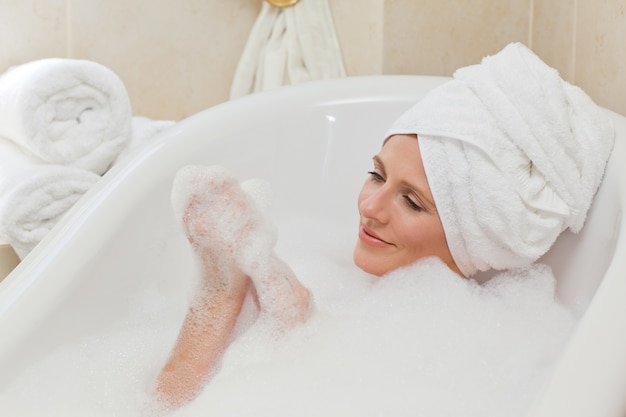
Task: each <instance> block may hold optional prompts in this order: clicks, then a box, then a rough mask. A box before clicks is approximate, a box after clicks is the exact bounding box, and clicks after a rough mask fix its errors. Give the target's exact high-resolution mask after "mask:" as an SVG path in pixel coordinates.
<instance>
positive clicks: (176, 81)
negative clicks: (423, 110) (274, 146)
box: [0, 0, 626, 120]
mask: <svg viewBox="0 0 626 417" xmlns="http://www.w3.org/2000/svg"><path fill="white" fill-rule="evenodd" d="M302 1H307V0H302ZM261 2H262V0H176V1H174V0H131V1H127V0H0V33H1V35H2V36H0V51H2V53H0V70H3V69H5V68H7V67H9V66H11V65H15V64H20V63H23V62H26V61H29V60H34V59H38V58H44V57H50V56H63V57H73V58H85V59H91V60H94V61H97V62H100V63H102V64H105V65H107V66H108V67H110V68H111V69H112V70H114V71H115V72H116V73H118V75H120V77H121V78H122V79H123V80H124V82H125V83H126V86H127V88H128V90H129V94H130V96H131V100H132V103H133V107H134V113H135V114H137V115H144V116H149V117H152V118H161V119H175V120H178V119H181V118H183V117H186V116H188V115H191V114H193V113H195V112H197V111H199V110H202V109H204V108H206V107H209V106H212V105H214V104H217V103H220V102H222V101H225V100H227V99H228V92H229V89H230V83H231V81H232V74H233V71H234V70H235V67H236V65H237V61H238V59H239V56H240V54H241V51H242V49H243V47H244V45H245V42H246V39H247V36H248V32H249V30H250V28H251V26H252V24H253V23H254V20H255V19H256V16H257V15H258V12H259V10H260V7H261ZM329 2H330V5H331V9H332V12H333V15H334V19H335V24H336V27H337V32H338V36H339V40H340V43H341V46H342V49H343V53H344V59H345V65H346V68H347V70H348V73H349V75H367V74H435V75H451V74H452V72H453V71H454V69H456V68H457V67H459V66H463V65H468V64H472V63H475V62H478V61H479V60H480V58H481V57H482V56H484V55H486V54H491V53H494V52H496V51H497V50H499V49H500V48H501V47H503V46H504V45H505V44H507V43H509V42H512V41H521V42H524V43H526V44H527V45H529V46H531V47H532V48H533V49H534V50H535V51H536V52H537V53H538V54H539V55H540V56H541V57H542V58H543V59H545V60H546V61H547V62H548V63H549V64H551V65H553V66H555V67H556V68H557V69H558V70H559V71H560V72H561V74H562V75H563V77H564V78H566V79H568V80H569V81H571V82H573V83H576V84H578V85H580V86H581V87H582V88H583V89H585V90H586V91H587V92H588V93H589V94H590V95H591V96H592V97H593V98H594V99H595V100H596V101H597V102H598V103H600V104H602V105H604V106H606V107H609V108H611V109H613V110H616V111H618V112H620V113H623V114H626V100H622V97H624V96H626V77H624V76H622V77H620V76H619V75H620V73H621V72H623V70H624V69H626V68H625V67H626V54H624V53H623V51H624V50H625V48H624V47H625V46H626V45H625V43H626V21H625V20H624V10H625V8H626V0H329Z"/></svg>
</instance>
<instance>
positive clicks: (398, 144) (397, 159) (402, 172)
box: [377, 135, 432, 198]
mask: <svg viewBox="0 0 626 417" xmlns="http://www.w3.org/2000/svg"><path fill="white" fill-rule="evenodd" d="M377 156H378V158H379V160H380V162H381V163H382V164H383V166H384V168H385V171H386V172H387V174H394V175H395V176H397V177H399V178H398V179H400V180H402V181H405V182H407V183H409V184H412V185H413V186H414V187H415V188H416V189H418V190H420V191H422V192H423V193H424V194H425V195H426V196H429V197H431V196H432V195H431V192H430V187H429V185H428V179H427V178H426V172H425V170H424V165H423V163H422V156H421V153H420V149H419V141H418V139H417V136H416V135H393V136H390V137H389V138H387V140H385V142H384V143H383V146H382V148H381V150H380V152H379V153H378V155H377ZM431 198H432V197H431Z"/></svg>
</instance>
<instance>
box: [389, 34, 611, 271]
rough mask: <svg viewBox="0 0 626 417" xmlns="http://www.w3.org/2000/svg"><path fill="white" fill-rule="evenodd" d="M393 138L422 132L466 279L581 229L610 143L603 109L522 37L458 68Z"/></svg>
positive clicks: (399, 124) (516, 261) (527, 259)
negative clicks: (521, 41) (562, 233)
mask: <svg viewBox="0 0 626 417" xmlns="http://www.w3.org/2000/svg"><path fill="white" fill-rule="evenodd" d="M394 134H417V135H418V141H419V146H420V152H421V155H422V159H423V164H424V169H425V172H426V176H427V178H428V183H429V186H430V188H431V192H432V195H433V198H434V200H435V204H436V206H437V211H438V213H439V216H440V218H441V222H442V225H443V228H444V231H445V234H446V240H447V243H448V246H449V248H450V252H451V253H452V256H453V258H454V260H455V262H456V264H457V266H458V267H459V269H460V270H461V272H462V273H463V274H464V275H465V276H471V275H474V274H475V273H476V272H478V271H486V270H489V269H498V270H502V269H510V268H518V267H524V266H527V265H529V264H530V263H532V262H534V261H536V260H537V259H538V258H539V257H540V256H542V255H543V254H544V253H545V252H547V251H548V249H549V248H550V247H551V246H552V244H553V243H554V241H555V240H556V238H557V237H558V236H559V234H560V233H561V232H562V231H564V230H565V229H567V228H569V229H571V230H572V231H573V232H578V231H580V229H581V228H582V226H583V224H584V222H585V218H586V215H587V211H588V209H589V207H590V205H591V201H592V199H593V196H594V195H595V193H596V191H597V188H598V186H599V184H600V181H601V180H602V177H603V175H604V169H605V166H606V162H607V160H608V158H609V155H610V153H611V149H612V146H613V140H614V131H613V127H612V124H611V122H610V120H609V118H608V115H607V114H606V112H605V111H604V110H603V109H601V108H599V107H598V106H597V105H596V104H595V103H593V101H592V100H591V99H590V98H589V97H588V96H587V95H586V94H585V93H584V92H583V91H582V90H580V89H579V88H577V87H575V86H573V85H570V84H569V83H567V82H565V81H564V80H562V79H561V77H560V76H559V74H558V72H557V71H556V70H554V69H553V68H550V67H549V66H547V65H546V64H545V63H544V62H542V61H541V60H540V59H539V58H538V57H537V56H536V55H535V54H534V53H533V52H532V51H530V50H529V49H528V48H527V47H525V46H524V45H522V44H520V43H514V44H510V45H508V46H507V47H505V48H504V49H503V50H502V51H500V52H499V53H497V54H495V55H493V56H489V57H486V58H484V59H483V61H482V62H481V64H479V65H473V66H469V67H465V68H461V69H459V70H457V71H456V72H455V74H454V78H453V79H452V80H451V81H450V82H447V83H445V84H443V85H442V86H440V87H438V88H436V89H434V90H432V91H431V92H430V93H429V94H427V95H426V96H425V97H424V99H423V100H421V101H420V102H418V103H417V104H416V105H415V106H414V107H413V108H411V109H410V110H409V111H407V112H406V113H405V114H403V115H402V116H401V117H400V118H399V119H398V120H397V121H396V122H395V123H394V124H393V126H392V127H391V129H390V130H389V132H388V136H391V135H394Z"/></svg>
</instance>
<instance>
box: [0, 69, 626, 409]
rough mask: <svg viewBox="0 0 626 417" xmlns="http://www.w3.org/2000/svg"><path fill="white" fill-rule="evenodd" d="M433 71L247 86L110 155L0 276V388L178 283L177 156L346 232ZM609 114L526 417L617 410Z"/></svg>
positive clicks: (619, 154)
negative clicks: (553, 353) (561, 338)
mask: <svg viewBox="0 0 626 417" xmlns="http://www.w3.org/2000/svg"><path fill="white" fill-rule="evenodd" d="M446 80H447V78H440V77H419V76H379V77H363V78H361V77H358V78H347V79H341V80H331V81H324V82H316V83H310V84H306V85H302V86H297V87H290V88H284V89H280V90H276V91H273V92H268V93H262V94H257V95H252V96H249V97H246V98H243V99H240V100H237V101H233V102H229V103H225V104H223V105H219V106H216V107H213V108H211V109H208V110H206V111H204V112H202V113H199V114H197V115H195V116H193V117H191V118H189V119H187V120H184V121H182V122H180V123H178V124H177V125H176V126H174V127H173V128H172V129H170V130H169V131H167V132H165V133H164V134H162V135H161V136H160V137H159V138H158V139H157V140H156V141H155V143H154V144H153V145H152V146H150V147H149V148H147V149H145V150H144V151H143V152H140V153H136V154H134V155H133V156H132V157H130V158H129V159H127V160H126V161H125V162H124V163H121V164H119V165H117V166H116V167H114V168H113V169H112V170H111V171H109V172H108V173H107V174H106V175H105V177H104V178H103V180H102V181H101V182H99V183H98V184H97V185H96V186H95V187H94V189H92V190H90V192H88V193H87V194H86V195H85V196H84V198H83V199H82V200H81V201H80V202H79V203H78V204H77V205H76V206H75V207H74V208H73V209H72V210H71V212H70V213H69V214H68V216H66V217H65V218H64V219H63V220H62V221H61V222H60V223H59V224H58V225H57V226H56V227H55V228H54V230H53V231H52V232H51V233H50V234H49V235H48V236H47V237H46V238H45V239H44V240H43V241H42V242H41V244H40V245H38V247H37V248H36V249H35V250H34V251H33V252H32V253H31V254H30V255H29V256H28V257H26V259H24V260H23V261H22V263H21V264H20V265H19V266H18V267H17V268H16V269H15V270H14V271H13V272H12V273H11V274H10V275H9V276H8V277H7V278H6V279H5V280H4V281H2V282H0V369H1V370H2V371H1V372H0V392H1V391H2V390H3V388H6V387H7V386H9V384H10V383H11V381H12V380H13V379H14V378H15V377H16V376H17V375H19V374H20V372H21V371H22V369H23V368H24V367H25V366H26V365H27V364H28V363H30V362H32V361H33V360H35V359H36V358H39V357H41V356H42V355H44V354H45V353H46V352H49V351H50V350H52V349H55V348H57V347H59V346H62V345H64V344H67V343H70V344H71V343H73V342H74V341H77V340H80V339H81V337H83V336H85V335H88V334H92V333H94V332H98V330H99V329H100V328H104V327H106V326H107V323H109V322H110V321H112V320H115V319H116V318H119V317H122V316H123V315H124V314H125V312H126V311H127V310H128V307H129V305H128V304H129V303H130V299H131V297H130V294H133V293H135V292H137V291H139V290H140V289H142V288H146V287H150V286H156V287H159V288H160V290H161V291H171V292H172V293H180V291H182V290H181V289H180V287H181V286H184V285H182V284H181V281H180V280H181V279H182V278H181V277H184V276H186V275H188V273H189V272H190V257H189V254H188V251H187V249H186V245H185V242H184V237H183V236H182V235H181V233H180V231H179V228H178V225H177V224H176V223H175V221H174V217H173V215H172V212H171V208H170V202H169V195H170V188H171V184H172V178H173V175H174V173H175V172H176V171H177V170H178V169H179V168H180V167H181V166H183V165H186V164H192V163H201V164H221V165H225V166H227V167H228V168H229V169H231V170H232V171H234V172H235V173H236V174H237V175H238V176H239V177H240V178H241V179H245V178H249V177H260V178H264V179H267V180H269V181H270V182H271V183H272V186H273V189H274V197H275V203H274V213H275V215H276V216H280V215H281V213H288V212H289V213H290V212H294V211H305V212H306V211H311V212H314V213H323V214H324V215H326V216H327V217H328V219H329V220H337V221H338V222H341V223H342V224H344V225H345V227H346V230H349V231H350V233H352V230H354V227H355V221H356V203H355V201H356V196H357V193H358V190H359V188H360V186H361V183H362V179H363V176H364V173H365V172H366V171H367V170H368V169H369V168H370V164H371V162H370V160H371V156H372V155H373V154H375V153H376V151H377V150H378V148H379V146H380V142H381V138H382V137H383V135H384V133H385V131H386V129H387V127H388V126H389V124H390V123H391V122H392V121H393V120H394V119H395V118H396V117H397V116H398V115H399V114H400V113H401V112H402V111H404V110H405V109H406V108H408V107H409V106H411V105H412V104H413V103H414V102H415V101H416V100H418V99H419V98H420V97H421V96H422V95H423V94H424V93H425V92H426V91H428V90H429V89H430V88H432V87H434V86H437V85H439V84H440V83H442V82H444V81H446ZM611 116H612V118H613V120H614V123H615V126H616V129H617V139H616V144H615V149H614V151H613V155H612V157H611V161H610V163H609V166H608V170H607V176H606V179H605V181H604V183H603V185H602V187H601V189H600V191H599V193H598V196H597V197H596V201H595V202H594V205H593V207H592V211H591V213H590V217H589V219H588V223H587V225H586V226H585V228H584V230H583V232H582V233H581V234H580V235H578V236H574V235H569V234H565V235H564V236H562V237H561V238H560V239H559V241H558V242H557V244H556V246H555V247H554V248H553V249H552V250H551V251H550V253H549V254H548V255H547V256H546V261H547V262H549V263H550V264H551V265H552V267H553V268H554V271H555V274H556V275H557V278H558V281H559V284H558V295H559V297H560V298H561V300H562V301H563V302H564V303H566V304H568V305H570V306H572V307H573V308H575V309H576V310H577V311H579V312H580V314H582V315H583V318H582V319H581V321H580V324H579V327H578V329H577V331H576V333H575V334H574V337H573V339H572V340H571V342H570V343H569V345H568V346H567V348H566V351H565V354H564V356H563V358H562V360H561V361H560V363H559V365H558V367H557V369H556V373H555V375H554V378H553V379H552V382H551V383H550V385H549V386H548V387H546V389H545V391H544V395H543V396H541V398H539V401H538V402H537V404H536V407H535V408H534V412H533V413H532V416H535V417H539V416H545V417H548V416H550V417H566V416H567V417H577V416H580V417H589V416H593V417H623V416H624V414H625V413H626V308H625V307H623V306H626V303H625V302H624V299H626V279H625V278H626V277H625V275H626V265H625V260H624V256H623V254H624V253H626V248H624V245H625V237H626V236H625V233H626V230H625V229H624V226H623V225H622V221H621V218H622V207H624V205H625V204H626V185H625V184H624V181H625V180H626V143H625V141H626V118H623V117H622V116H619V115H617V114H614V113H611ZM6 411H7V410H3V413H4V412H6ZM7 415H10V413H9V414H7Z"/></svg>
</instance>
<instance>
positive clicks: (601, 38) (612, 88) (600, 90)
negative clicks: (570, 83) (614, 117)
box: [575, 0, 626, 115]
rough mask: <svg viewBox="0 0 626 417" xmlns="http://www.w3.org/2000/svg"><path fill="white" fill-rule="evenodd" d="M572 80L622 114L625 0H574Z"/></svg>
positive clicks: (625, 96) (625, 109) (625, 98)
mask: <svg viewBox="0 0 626 417" xmlns="http://www.w3.org/2000/svg"><path fill="white" fill-rule="evenodd" d="M578 7H579V9H578V24H577V32H576V63H575V81H576V84H578V85H579V86H580V87H581V88H583V89H584V90H585V91H586V92H587V93H588V94H589V95H590V96H591V97H592V98H593V99H594V100H595V101H596V102H597V103H598V104H600V105H603V106H605V107H608V108H610V109H612V110H614V111H617V112H619V113H621V114H624V115H626V75H625V74H626V54H625V53H624V52H625V51H626V24H625V22H626V1H624V0H578Z"/></svg>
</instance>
